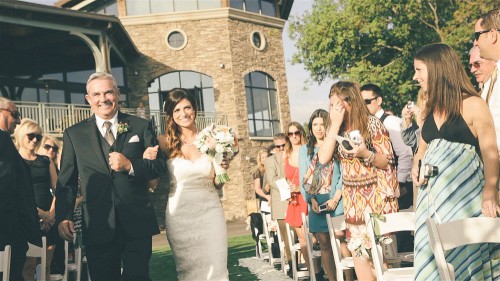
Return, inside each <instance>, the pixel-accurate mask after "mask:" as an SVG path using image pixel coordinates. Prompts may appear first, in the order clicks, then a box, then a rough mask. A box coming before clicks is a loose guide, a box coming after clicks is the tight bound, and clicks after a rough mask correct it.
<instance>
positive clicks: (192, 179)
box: [165, 154, 229, 281]
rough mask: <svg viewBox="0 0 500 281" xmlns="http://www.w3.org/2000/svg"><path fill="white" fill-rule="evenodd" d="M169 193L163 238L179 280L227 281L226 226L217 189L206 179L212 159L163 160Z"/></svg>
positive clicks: (179, 158) (203, 157)
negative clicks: (165, 166)
mask: <svg viewBox="0 0 500 281" xmlns="http://www.w3.org/2000/svg"><path fill="white" fill-rule="evenodd" d="M167 165H168V170H169V173H170V193H169V198H168V202H167V209H166V212H165V219H166V227H167V238H168V242H169V244H170V247H171V249H172V252H173V254H174V258H175V263H176V268H177V275H178V278H179V281H182V280H185V281H201V280H214V281H224V280H229V277H228V271H227V229H226V222H225V219H224V212H223V209H222V206H221V203H220V200H219V195H218V192H217V190H216V189H215V187H214V185H213V181H212V179H210V178H209V175H210V172H211V169H212V160H211V159H210V158H209V157H208V156H207V155H205V154H203V155H202V156H201V157H200V158H198V159H196V160H194V161H191V160H187V159H185V158H181V157H177V158H173V159H169V160H168V162H167Z"/></svg>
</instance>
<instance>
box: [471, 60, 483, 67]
mask: <svg viewBox="0 0 500 281" xmlns="http://www.w3.org/2000/svg"><path fill="white" fill-rule="evenodd" d="M482 64H483V63H482V62H478V61H476V62H473V63H471V64H469V68H472V67H474V68H480V67H481V65H482Z"/></svg>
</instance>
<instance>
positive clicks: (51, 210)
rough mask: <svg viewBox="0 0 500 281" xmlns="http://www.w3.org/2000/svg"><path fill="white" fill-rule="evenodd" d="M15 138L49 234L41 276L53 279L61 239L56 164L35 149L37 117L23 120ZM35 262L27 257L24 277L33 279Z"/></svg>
mask: <svg viewBox="0 0 500 281" xmlns="http://www.w3.org/2000/svg"><path fill="white" fill-rule="evenodd" d="M14 137H15V142H16V146H17V148H18V149H19V154H20V155H21V157H23V159H24V161H25V162H26V164H27V166H28V167H29V168H30V172H31V181H32V183H33V190H34V193H35V200H36V205H37V210H38V217H39V218H40V228H41V229H42V236H46V237H47V265H46V266H47V275H46V276H45V277H42V279H44V280H50V264H51V261H52V254H53V252H54V249H55V246H54V245H55V242H56V240H57V238H58V233H57V227H55V226H54V222H55V216H54V215H55V203H56V199H55V197H54V196H53V194H54V192H55V188H56V182H57V173H56V166H55V165H54V163H53V162H52V161H51V160H50V159H49V157H47V156H42V155H39V154H36V152H35V151H36V150H37V148H38V146H39V145H40V142H41V140H42V129H41V128H40V126H38V124H37V123H36V122H35V121H34V120H31V119H23V120H22V121H21V125H19V126H17V128H16V130H15V131H14ZM36 264H37V260H36V258H26V262H25V263H24V268H23V276H24V280H26V281H29V280H33V279H34V276H35V271H36Z"/></svg>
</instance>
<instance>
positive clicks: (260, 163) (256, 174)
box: [252, 148, 271, 213]
mask: <svg viewBox="0 0 500 281" xmlns="http://www.w3.org/2000/svg"><path fill="white" fill-rule="evenodd" d="M267 157H268V154H267V149H266V148H261V149H259V151H258V152H257V167H255V170H254V171H253V173H252V178H253V189H254V190H255V193H256V194H257V195H258V196H259V206H258V207H259V209H260V211H261V212H264V213H269V212H270V211H271V209H270V207H269V203H268V202H269V201H270V200H271V195H270V194H269V193H270V186H269V185H268V183H267V182H266V180H265V174H266V171H265V168H264V160H266V158H267Z"/></svg>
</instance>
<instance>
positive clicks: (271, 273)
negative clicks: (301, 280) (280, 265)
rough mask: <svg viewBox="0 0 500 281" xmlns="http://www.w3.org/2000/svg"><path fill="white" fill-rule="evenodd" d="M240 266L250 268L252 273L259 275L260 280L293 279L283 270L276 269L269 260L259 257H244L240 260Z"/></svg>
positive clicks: (284, 280) (278, 280)
mask: <svg viewBox="0 0 500 281" xmlns="http://www.w3.org/2000/svg"><path fill="white" fill-rule="evenodd" d="M238 261H239V263H240V266H243V267H246V268H248V270H250V272H251V273H252V274H254V275H255V276H257V278H258V280H259V281H288V280H292V279H290V278H288V276H286V275H285V274H284V273H283V272H281V271H279V270H278V269H275V268H274V267H272V266H271V265H269V262H267V261H265V260H263V259H260V258H257V257H251V258H242V259H239V260H238Z"/></svg>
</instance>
